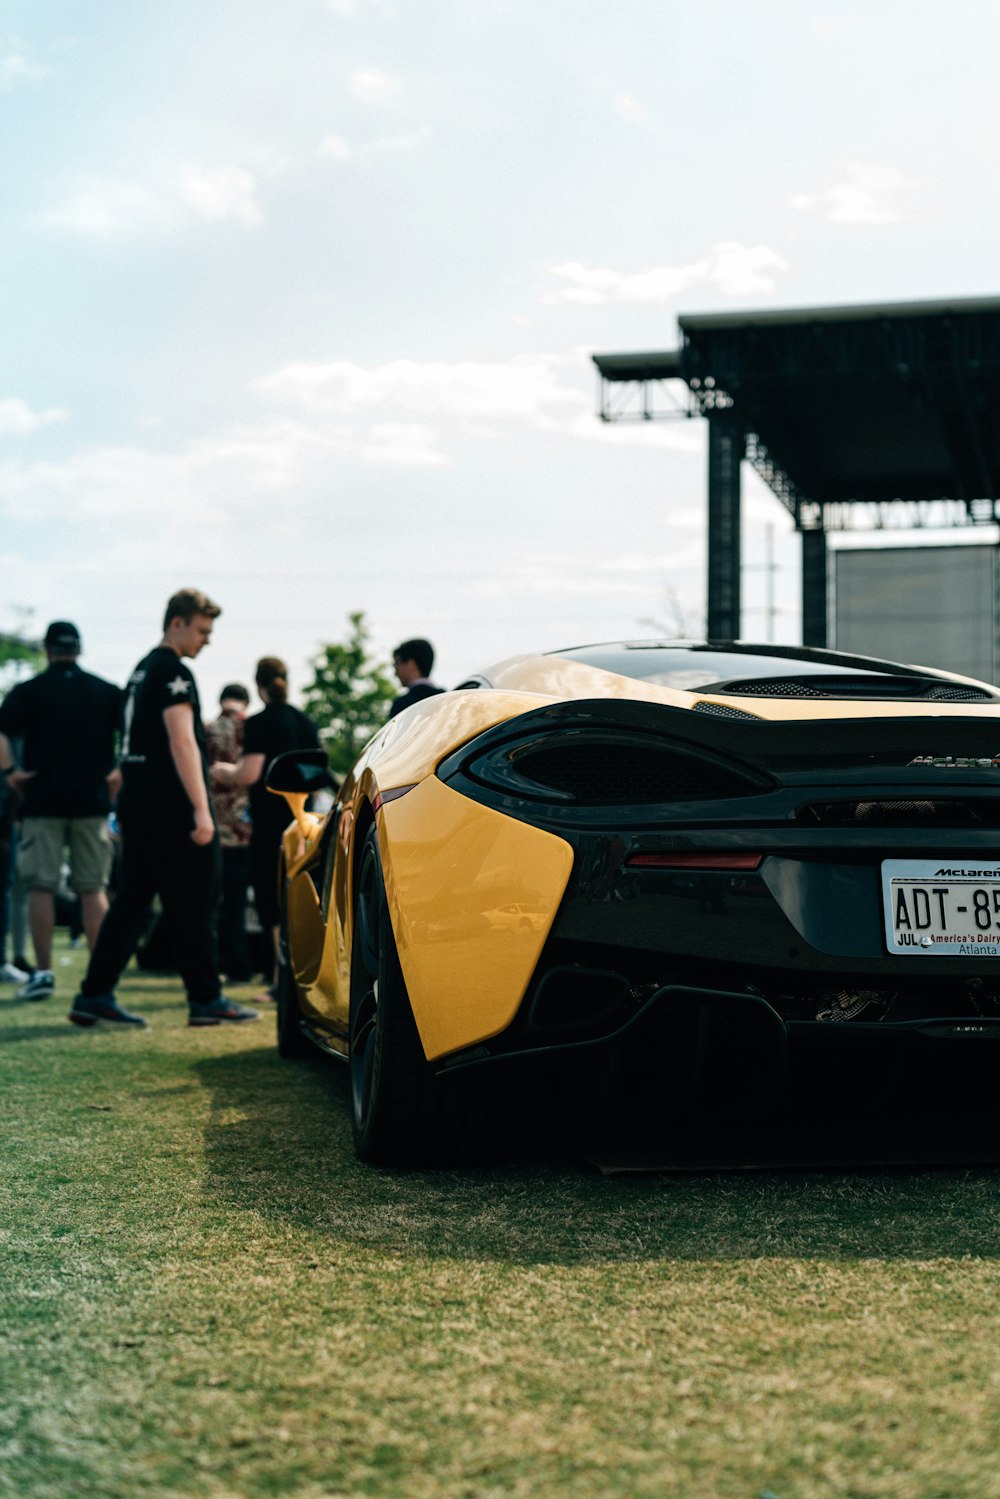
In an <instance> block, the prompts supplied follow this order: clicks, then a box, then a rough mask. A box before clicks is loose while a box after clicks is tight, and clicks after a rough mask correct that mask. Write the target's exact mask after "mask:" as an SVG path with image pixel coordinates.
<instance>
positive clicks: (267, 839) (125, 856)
mask: <svg viewBox="0 0 1000 1499" xmlns="http://www.w3.org/2000/svg"><path fill="white" fill-rule="evenodd" d="M221 612H222V611H221V609H220V607H219V605H218V604H216V603H215V602H214V601H213V600H212V599H210V598H209V597H208V595H207V594H205V593H202V592H200V591H199V590H197V589H193V588H185V589H181V590H180V591H179V592H177V593H175V594H174V595H173V596H172V597H171V598H170V600H169V601H168V603H167V607H166V611H165V614H164V619H163V637H162V639H161V640H160V642H159V644H158V645H156V646H155V647H154V648H153V649H152V650H151V651H150V652H149V653H148V654H147V655H146V656H144V657H143V659H142V660H141V661H140V662H139V664H138V665H137V666H136V668H135V670H134V671H133V673H132V675H131V677H130V678H129V681H128V683H127V685H126V687H125V689H124V691H122V690H121V689H119V688H118V687H116V686H114V685H113V684H112V683H110V682H107V681H105V680H104V679H103V678H101V677H99V676H95V675H94V674H92V673H90V672H87V671H84V670H83V668H82V667H81V666H80V661H79V658H80V655H81V652H82V641H81V637H80V632H79V630H78V629H77V627H76V626H75V625H74V624H72V623H71V622H69V621H68V620H57V621H55V622H53V623H52V624H51V625H50V626H49V628H48V630H47V631H46V634H45V639H44V650H45V655H46V659H47V662H48V665H47V667H46V669H45V670H44V671H42V672H40V673H39V674H38V675H37V676H35V677H33V678H31V679H30V680H29V681H26V682H22V683H19V684H18V685H17V686H16V687H14V688H13V689H12V690H11V691H10V692H9V693H8V694H7V696H6V698H5V699H4V700H3V702H2V703H0V772H2V776H3V790H2V792H0V796H2V802H0V981H3V982H7V983H15V984H17V986H18V987H17V994H18V997H19V998H20V999H23V1000H29V1001H37V1000H46V999H49V998H51V997H52V996H53V995H54V993H55V988H56V980H55V971H54V967H53V956H52V952H53V933H54V927H55V924H56V916H57V899H58V897H59V894H60V891H61V890H62V888H63V882H64V876H65V872H66V870H67V868H68V881H69V886H70V888H71V889H72V891H74V892H75V894H76V896H77V897H78V898H79V903H80V915H81V925H82V931H83V933H84V934H85V936H86V940H87V945H88V948H89V961H88V965H87V970H86V973H85V975H84V978H83V981H82V983H81V984H80V989H79V992H78V993H77V994H76V996H75V998H74V999H73V1001H72V1005H71V1008H70V1011H69V1019H70V1020H71V1021H72V1022H73V1023H74V1024H76V1025H79V1026H87V1027H89V1026H93V1025H96V1024H98V1023H101V1022H105V1023H109V1024H111V1025H114V1026H119V1027H136V1028H142V1027H145V1026H146V1024H147V1022H146V1020H145V1019H144V1018H143V1017H142V1016H141V1015H139V1014H136V1013H134V1012H133V1011H130V1010H128V1009H126V1008H125V1007H124V1006H123V1005H121V1004H120V1003H119V1002H118V998H117V994H116V986H117V984H118V982H119V979H120V977H121V975H122V973H123V972H124V970H125V968H126V966H127V964H128V963H129V960H130V959H131V957H132V956H133V954H134V953H135V951H136V949H137V947H138V946H139V944H140V942H141V941H142V939H143V937H144V935H145V934H146V933H147V932H148V930H149V926H150V921H151V918H152V915H153V913H154V912H155V905H154V901H155V899H156V898H158V901H159V908H160V912H161V914H162V921H163V923H164V924H165V927H166V929H167V933H168V935H169V939H170V947H171V952H172V961H173V966H174V967H176V969H177V971H178V972H179V974H180V976H181V980H182V982H183V984H184V989H185V992H186V995H187V1005H188V1023H189V1024H190V1025H193V1026H209V1025H213V1026H214V1025H223V1024H228V1025H243V1024H246V1023H248V1022H250V1021H254V1020H257V1019H258V1018H259V1011H258V1010H256V1009H252V1008H250V1007H248V1006H245V1005H242V1004H237V1003H236V1001H235V1000H233V999H232V998H231V997H230V996H228V995H227V994H225V993H224V992H223V988H222V984H223V981H225V982H230V983H238V982H240V983H242V982H246V981H249V980H250V979H251V978H253V977H254V976H255V974H256V973H257V972H262V973H263V977H264V981H265V985H266V987H265V988H264V990H263V992H262V994H261V996H260V998H261V1001H269V1000H272V999H273V997H274V993H275V982H276V976H277V973H276V965H277V963H278V961H279V958H280V953H279V942H278V927H279V910H278V881H277V867H278V856H279V849H280V843H281V837H282V834H283V831H284V828H285V826H286V825H287V822H288V812H287V808H286V806H285V803H284V801H283V800H282V799H281V798H280V797H276V796H273V795H271V794H270V793H269V792H268V791H267V787H266V770H267V766H268V765H269V764H270V763H271V761H272V760H273V759H274V757H275V756H276V755H279V754H282V753H285V752H286V751H289V750H301V749H313V748H316V747H318V746H319V744H320V739H319V735H318V733H317V731H316V728H315V725H314V724H313V723H312V722H311V720H310V719H309V718H308V717H307V716H306V714H305V713H303V712H301V710H300V709H298V708H296V707H294V706H293V705H292V704H291V703H290V702H289V701H288V668H287V666H286V665H285V663H284V662H283V661H282V660H281V659H280V658H279V657H277V656H265V657H263V658H262V659H261V660H260V661H258V663H257V669H256V675H255V685H256V689H257V693H258V696H259V698H260V700H261V703H262V705H263V706H262V708H261V709H260V711H258V712H256V713H250V711H249V710H250V693H249V692H248V690H247V688H246V687H244V686H243V685H242V684H241V683H238V682H232V683H229V684H228V685H227V686H226V687H224V688H223V690H222V693H221V697H220V703H219V712H218V715H217V716H216V717H215V718H214V719H212V720H211V722H209V723H207V724H206V723H205V722H204V721H203V718H202V712H201V706H200V702H199V698H198V688H197V684H196V682H195V679H194V675H193V673H192V672H191V670H190V667H189V666H188V665H187V662H188V661H191V660H193V659H194V658H195V657H196V656H198V654H199V653H200V652H201V651H202V650H203V649H204V648H205V646H206V645H208V643H209V641H210V639H211V637H212V631H213V629H214V626H215V622H216V620H217V619H218V617H219V615H220V614H221ZM433 660H434V653H433V650H432V649H431V646H430V645H429V643H428V642H427V641H426V640H408V641H404V642H403V643H402V644H401V645H400V646H398V647H397V648H396V651H395V652H394V655H393V662H394V667H395V672H396V676H397V678H398V680H399V683H400V686H401V688H402V689H403V690H402V691H401V692H400V694H399V695H398V696H397V697H396V698H395V699H394V701H393V703H392V705H391V708H390V716H393V715H395V714H396V713H398V712H400V711H402V710H403V709H404V708H407V707H409V706H410V704H411V703H414V702H419V701H420V700H421V699H423V698H425V697H427V696H429V695H431V694H433V693H436V692H439V691H441V689H440V688H438V687H435V686H434V685H433V683H432V682H431V681H430V672H431V669H432V666H433ZM112 869H113V871H114V873H113V882H112ZM112 883H113V898H112V899H110V900H109V897H108V890H109V884H112ZM248 889H252V891H253V896H254V904H255V906H256V910H257V915H258V917H259V921H260V924H261V926H262V928H263V931H264V933H265V934H266V935H265V942H264V956H263V957H261V956H260V953H258V955H257V956H256V958H255V957H254V956H253V955H252V954H251V951H250V946H249V943H248V940H247V933H246V930H245V925H244V916H245V911H246V908H247V892H248ZM26 928H27V930H29V931H30V934H31V942H32V947H33V950H34V963H30V962H29V961H28V958H27V941H26V930H25V929H26ZM8 950H9V951H10V957H9V958H8Z"/></svg>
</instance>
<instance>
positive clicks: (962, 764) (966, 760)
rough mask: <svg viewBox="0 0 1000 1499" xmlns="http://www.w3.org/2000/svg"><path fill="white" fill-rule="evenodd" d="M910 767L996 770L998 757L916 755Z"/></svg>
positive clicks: (999, 760) (998, 761) (999, 756)
mask: <svg viewBox="0 0 1000 1499" xmlns="http://www.w3.org/2000/svg"><path fill="white" fill-rule="evenodd" d="M909 763H910V765H925V766H927V768H928V770H996V769H997V767H998V766H1000V755H993V756H986V757H985V758H983V757H979V758H976V757H975V756H971V755H918V756H917V757H916V759H915V760H911V761H910V762H909Z"/></svg>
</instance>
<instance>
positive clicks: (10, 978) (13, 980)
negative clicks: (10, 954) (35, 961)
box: [0, 963, 28, 984]
mask: <svg viewBox="0 0 1000 1499" xmlns="http://www.w3.org/2000/svg"><path fill="white" fill-rule="evenodd" d="M27 977H28V975H27V974H26V973H25V971H24V969H23V968H15V967H14V964H13V963H4V964H3V965H2V966H0V984H23V983H24V981H25V979H26V978H27Z"/></svg>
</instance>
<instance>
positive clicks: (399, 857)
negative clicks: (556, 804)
mask: <svg viewBox="0 0 1000 1499" xmlns="http://www.w3.org/2000/svg"><path fill="white" fill-rule="evenodd" d="M379 842H380V844H381V848H382V859H383V863H384V864H385V879H386V893H387V895H388V899H389V910H390V912H391V915H392V925H393V931H394V933H395V936H396V945H397V947H398V949H399V960H400V963H401V965H402V969H403V977H404V978H405V979H406V987H407V989H408V990H409V994H410V1003H411V1004H412V1006H413V1014H414V1017H415V1019H416V1022H417V1029H418V1030H419V1032H420V1039H421V1041H422V1042H423V1047H424V1051H425V1052H426V1053H427V1056H428V1059H430V1060H433V1059H434V1058H435V1057H440V1056H444V1055H445V1054H446V1053H447V1052H451V1051H457V1050H459V1049H460V1048H462V1047H466V1046H473V1045H475V1044H476V1042H478V1041H485V1040H486V1039H487V1038H488V1037H490V1036H495V1035H496V1034H497V1032H498V1031H502V1030H503V1029H504V1028H505V1026H508V1025H509V1024H510V1022H511V1021H512V1020H513V1018H514V1016H515V1015H516V1013H517V1009H518V1006H519V1005H520V1003H521V1000H522V999H523V997H524V993H525V990H526V989H527V987H528V982H529V980H530V978H531V975H532V973H533V972H534V969H535V965H536V964H537V962H538V958H539V955H540V953H541V951H542V947H543V945H544V943H545V939H546V937H547V936H548V934H549V928H550V926H551V925H552V921H553V919H554V917H555V914H556V911H557V909H558V907H559V902H560V901H561V899H562V896H563V892H564V890H565V889H566V884H567V882H568V880H569V876H570V871H571V870H572V868H573V850H572V849H571V848H570V846H569V844H568V843H566V842H564V840H563V839H562V838H557V837H555V836H554V834H552V833H546V832H542V831H540V830H539V829H538V828H532V827H529V826H528V825H527V824H526V823H523V822H515V821H514V819H513V818H510V817H504V816H503V815H502V814H501V813H499V812H494V811H492V810H491V809H490V808H489V807H481V806H479V805H478V804H477V803H475V802H472V801H469V799H468V798H467V797H464V796H460V795H459V794H458V793H457V792H455V791H452V790H451V789H450V788H449V787H447V786H445V785H444V783H443V782H441V781H438V780H436V779H434V778H433V777H431V778H430V779H429V780H426V781H424V782H422V783H421V785H419V786H417V787H415V788H414V789H413V790H412V791H410V792H408V793H407V794H406V795H405V796H401V797H399V798H397V799H396V800H395V801H389V802H386V803H385V804H384V805H383V807H382V810H381V811H380V813H379Z"/></svg>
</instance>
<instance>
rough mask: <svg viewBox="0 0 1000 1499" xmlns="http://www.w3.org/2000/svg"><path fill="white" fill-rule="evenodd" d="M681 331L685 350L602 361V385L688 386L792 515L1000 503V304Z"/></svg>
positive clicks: (806, 316) (817, 311)
mask: <svg viewBox="0 0 1000 1499" xmlns="http://www.w3.org/2000/svg"><path fill="white" fill-rule="evenodd" d="M678 323H679V326H680V330H681V335H682V340H683V341H682V345H681V347H680V348H679V349H672V350H666V351H664V352H661V353H656V352H653V353H638V354H595V355H594V356H593V357H594V363H595V364H596V365H597V368H598V370H599V372H600V375H601V378H602V381H604V382H611V383H617V382H623V381H632V382H640V383H648V382H656V381H661V380H672V379H682V380H684V381H685V382H686V383H687V385H688V387H689V389H690V390H691V392H692V397H693V400H694V403H695V408H696V411H697V412H699V413H703V414H705V415H708V416H711V415H712V413H713V412H720V413H721V411H722V410H725V409H729V410H730V411H731V414H732V416H733V417H734V418H738V420H739V424H740V425H741V426H742V428H743V430H744V432H746V433H747V434H748V435H752V436H753V437H754V438H755V439H756V448H757V451H758V452H759V449H760V448H763V449H764V450H766V455H767V458H768V459H769V461H770V464H771V465H772V466H773V467H774V469H777V470H780V471H782V475H783V477H784V478H785V479H786V481H787V482H786V484H785V486H784V487H785V490H786V495H785V498H786V503H787V501H788V499H798V500H811V501H814V502H819V503H821V504H827V503H832V502H838V501H840V502H844V501H848V502H849V501H862V502H876V503H881V502H885V501H891V500H908V501H926V500H938V499H949V500H960V501H964V502H965V503H966V504H967V505H971V504H972V502H973V501H975V500H990V501H993V502H995V501H996V499H997V495H998V493H1000V298H988V299H974V300H973V299H967V300H956V301H950V302H949V301H935V302H911V303H905V302H899V303H890V304H888V305H884V306H853V307H807V308H800V309H788V310H784V311H758V312H742V313H733V314H730V313H722V314H715V313H713V314H706V315H697V316H690V315H685V316H683V317H681V318H679V319H678ZM602 414H605V413H604V412H602ZM643 414H646V415H648V414H649V413H648V411H647V412H644V413H643ZM994 513H995V512H994V511H993V507H992V506H991V507H990V513H989V517H988V518H992V517H993V514H994ZM977 518H979V517H977ZM983 518H984V519H985V518H987V517H986V516H984V517H983Z"/></svg>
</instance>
